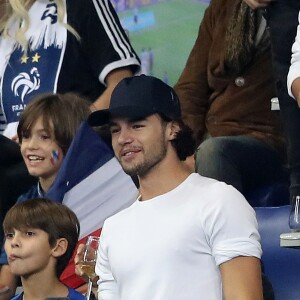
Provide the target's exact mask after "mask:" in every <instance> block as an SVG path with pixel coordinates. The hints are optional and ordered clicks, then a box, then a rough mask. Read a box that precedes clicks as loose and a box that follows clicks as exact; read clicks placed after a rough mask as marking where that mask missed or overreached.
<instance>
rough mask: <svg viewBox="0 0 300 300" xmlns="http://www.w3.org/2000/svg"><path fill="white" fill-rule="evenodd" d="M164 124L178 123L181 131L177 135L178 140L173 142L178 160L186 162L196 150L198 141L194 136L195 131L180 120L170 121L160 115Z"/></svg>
mask: <svg viewBox="0 0 300 300" xmlns="http://www.w3.org/2000/svg"><path fill="white" fill-rule="evenodd" d="M159 115H160V117H161V119H162V121H163V122H167V123H168V122H172V121H174V122H177V123H178V125H179V127H180V131H179V132H178V133H177V135H176V138H175V139H174V140H172V141H171V144H172V145H173V147H174V149H175V151H176V153H177V156H178V158H179V159H180V160H181V161H184V160H186V158H187V157H188V156H190V155H193V154H194V153H195V150H196V140H195V138H194V136H193V131H192V129H191V128H190V127H188V126H187V125H185V124H184V122H183V121H182V120H181V119H180V120H170V119H169V118H167V117H166V116H164V115H163V114H159Z"/></svg>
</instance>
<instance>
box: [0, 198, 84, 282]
mask: <svg viewBox="0 0 300 300" xmlns="http://www.w3.org/2000/svg"><path fill="white" fill-rule="evenodd" d="M27 228H33V229H41V230H43V231H45V232H46V233H47V234H48V236H49V244H50V247H54V246H55V244H56V241H57V239H59V238H65V239H66V240H67V241H68V246H67V250H66V252H65V254H63V255H62V256H60V257H58V258H57V263H56V275H57V277H59V276H60V275H61V273H62V272H63V271H64V269H65V268H66V266H67V265H68V263H69V261H70V259H71V257H72V255H73V252H74V250H75V247H76V244H77V242H78V238H79V231H80V224H79V221H78V219H77V217H76V215H75V213H74V212H73V211H72V210H71V209H69V208H68V207H67V206H65V205H63V204H61V203H58V202H55V201H51V200H48V199H45V198H38V199H30V200H27V201H24V202H20V203H17V204H15V205H14V206H13V207H12V208H11V209H10V210H9V211H8V212H7V214H6V216H5V218H4V222H3V229H4V232H5V233H7V232H11V231H12V230H14V229H16V230H20V231H22V230H25V229H27Z"/></svg>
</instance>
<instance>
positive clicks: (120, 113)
mask: <svg viewBox="0 0 300 300" xmlns="http://www.w3.org/2000/svg"><path fill="white" fill-rule="evenodd" d="M154 113H155V112H153V111H152V110H151V111H150V110H149V109H147V108H145V107H141V106H122V107H118V108H113V109H104V110H97V111H95V112H93V113H91V114H90V116H89V118H88V123H89V124H90V125H91V126H102V125H105V124H108V123H109V122H110V120H111V118H112V117H124V118H129V119H143V118H146V117H148V116H150V115H152V114H154Z"/></svg>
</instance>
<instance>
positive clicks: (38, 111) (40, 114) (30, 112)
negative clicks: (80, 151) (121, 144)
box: [0, 93, 90, 299]
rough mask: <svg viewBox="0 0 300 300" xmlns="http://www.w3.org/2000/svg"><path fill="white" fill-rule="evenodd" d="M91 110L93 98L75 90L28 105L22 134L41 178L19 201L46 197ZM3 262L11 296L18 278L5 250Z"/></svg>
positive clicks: (0, 278) (2, 276) (2, 278)
mask: <svg viewBox="0 0 300 300" xmlns="http://www.w3.org/2000/svg"><path fill="white" fill-rule="evenodd" d="M89 114H90V108H89V102H88V101H86V100H84V99H82V98H80V97H79V96H77V95H75V94H72V93H68V94H63V95H60V94H43V95H40V96H37V97H36V98H35V99H34V100H32V101H31V102H30V103H29V104H28V105H27V107H26V109H25V110H24V112H23V113H22V114H21V117H20V122H19V126H18V138H19V141H20V144H21V153H22V156H23V159H24V161H25V164H26V166H27V169H28V172H29V174H30V175H32V176H35V177H37V178H38V183H37V184H35V185H34V186H32V187H31V189H30V190H29V191H28V192H27V193H26V194H24V195H21V196H20V197H19V199H18V202H23V201H25V200H28V199H32V198H41V197H44V195H45V193H46V192H47V191H48V189H49V187H50V186H51V185H52V183H53V182H54V180H55V178H56V175H57V173H58V171H59V169H60V166H61V164H62V161H63V159H64V156H65V154H66V152H67V150H68V148H69V146H70V144H71V142H72V140H73V137H74V136H75V133H76V131H77V129H78V127H79V125H80V123H81V122H82V121H84V120H86V119H87V117H88V115H89ZM0 264H1V269H0V286H1V287H2V289H5V290H7V288H9V291H7V292H6V295H5V296H6V297H7V298H8V299H9V297H11V296H12V295H14V293H15V289H16V284H17V279H16V278H15V276H14V275H13V274H12V273H11V272H10V266H8V265H7V257H6V255H5V253H4V252H2V253H1V260H0ZM0 299H1V298H0Z"/></svg>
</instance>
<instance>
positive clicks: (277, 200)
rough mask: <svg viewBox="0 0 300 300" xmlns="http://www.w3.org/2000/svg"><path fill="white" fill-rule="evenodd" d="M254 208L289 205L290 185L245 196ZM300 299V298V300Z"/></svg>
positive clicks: (268, 186) (276, 185)
mask: <svg viewBox="0 0 300 300" xmlns="http://www.w3.org/2000/svg"><path fill="white" fill-rule="evenodd" d="M245 198H246V199H247V201H248V202H249V204H250V205H251V206H252V207H275V206H283V205H288V204H289V186H288V183H281V182H279V183H273V184H270V185H266V186H262V187H259V188H257V189H255V190H252V191H251V192H248V193H246V194H245ZM299 299H300V298H299Z"/></svg>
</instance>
